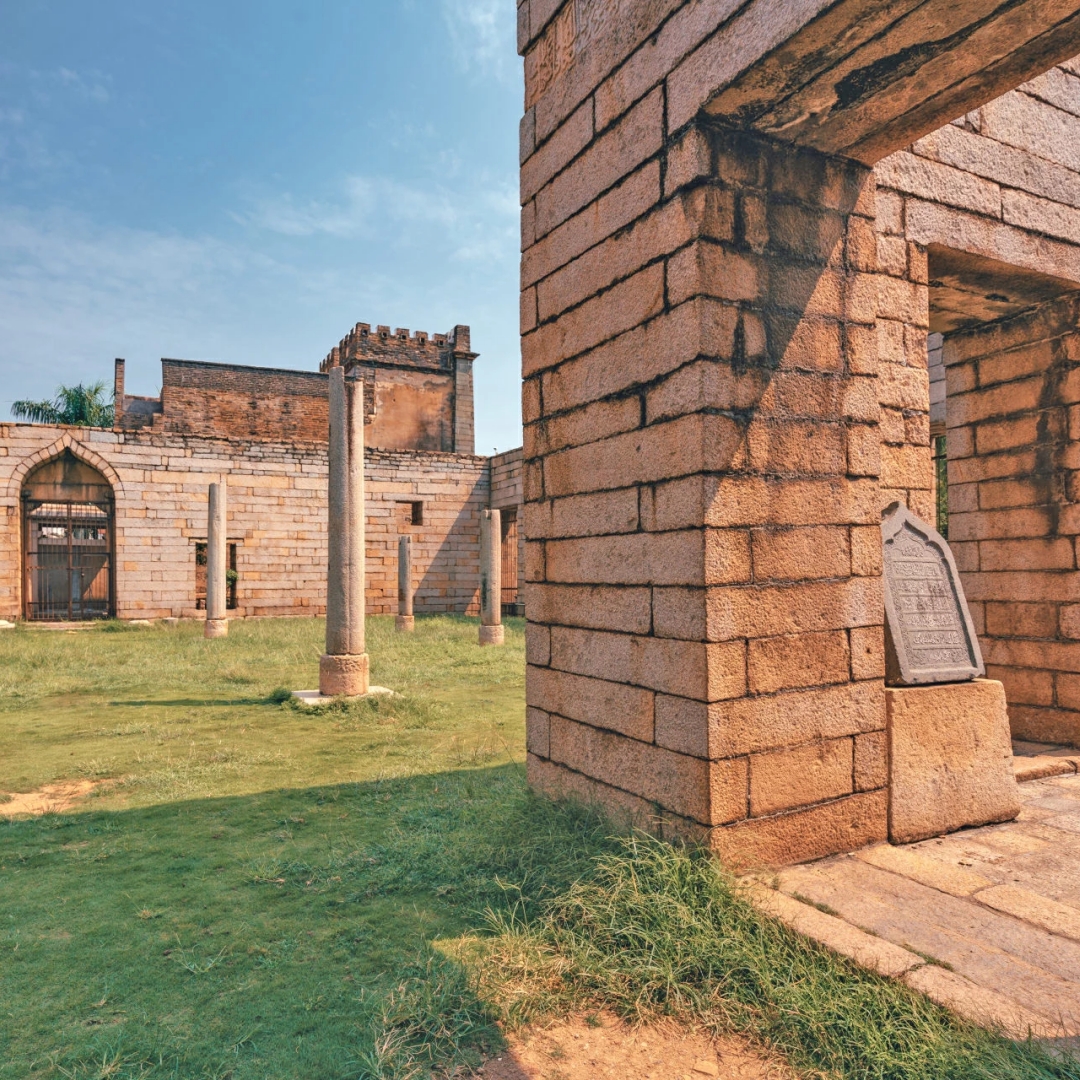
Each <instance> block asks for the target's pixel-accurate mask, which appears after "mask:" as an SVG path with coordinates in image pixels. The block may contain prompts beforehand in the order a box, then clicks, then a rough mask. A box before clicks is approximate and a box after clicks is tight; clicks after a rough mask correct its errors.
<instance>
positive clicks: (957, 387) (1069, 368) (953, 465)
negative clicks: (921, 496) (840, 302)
mask: <svg viewBox="0 0 1080 1080" xmlns="http://www.w3.org/2000/svg"><path fill="white" fill-rule="evenodd" d="M943 356H944V362H945V371H946V379H947V384H948V413H947V416H948V425H949V426H948V433H947V442H948V447H949V505H950V512H949V536H950V542H951V546H952V549H953V553H954V554H955V556H956V561H957V565H958V567H959V569H960V571H961V577H962V578H963V582H964V588H965V591H966V592H967V595H968V600H969V603H970V605H971V608H972V615H973V617H974V618H975V620H976V623H977V626H978V629H979V631H980V640H981V642H982V647H983V654H984V659H985V661H986V665H987V669H986V670H987V676H988V678H991V679H998V680H1000V681H1001V682H1002V683H1003V684H1004V686H1005V692H1006V697H1007V700H1008V705H1009V718H1010V723H1011V726H1012V730H1013V734H1014V735H1015V736H1016V737H1018V738H1023V739H1030V740H1033V741H1039V742H1061V743H1072V744H1074V745H1076V744H1080V674H1078V673H1080V589H1078V584H1077V582H1078V577H1080V575H1078V574H1077V540H1078V536H1080V458H1078V457H1077V447H1078V446H1080V442H1078V439H1080V295H1075V294H1074V295H1073V296H1068V297H1065V298H1064V299H1062V300H1058V301H1056V302H1051V303H1048V304H1045V305H1043V306H1041V307H1038V308H1036V309H1034V310H1030V311H1028V312H1024V313H1021V314H1019V315H1016V316H1014V317H1013V318H1011V319H1007V320H1004V321H1001V322H998V323H994V324H991V325H989V326H985V327H977V328H974V329H971V330H968V331H966V332H961V333H955V334H951V335H949V336H948V337H947V338H946V339H945V343H944V350H943Z"/></svg>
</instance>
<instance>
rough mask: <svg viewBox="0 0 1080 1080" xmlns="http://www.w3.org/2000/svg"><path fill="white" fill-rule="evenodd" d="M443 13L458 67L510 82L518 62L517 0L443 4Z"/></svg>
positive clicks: (461, 0) (454, 0)
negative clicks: (515, 2)
mask: <svg viewBox="0 0 1080 1080" xmlns="http://www.w3.org/2000/svg"><path fill="white" fill-rule="evenodd" d="M442 11H443V18H444V19H445V20H446V24H447V28H448V30H449V33H450V44H451V47H452V48H453V54H454V61H455V63H456V64H457V66H458V67H459V68H460V69H461V70H463V71H472V72H479V73H481V74H484V75H489V76H493V77H494V78H496V79H498V80H499V81H500V82H510V81H511V80H512V78H513V75H514V71H515V64H516V62H517V52H516V34H517V30H516V27H517V22H516V20H517V8H516V7H515V5H514V0H442Z"/></svg>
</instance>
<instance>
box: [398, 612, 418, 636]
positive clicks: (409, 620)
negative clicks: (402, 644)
mask: <svg viewBox="0 0 1080 1080" xmlns="http://www.w3.org/2000/svg"><path fill="white" fill-rule="evenodd" d="M394 627H395V629H396V630H397V631H398V633H399V634H411V633H412V632H413V631H414V630H415V629H416V617H415V616H413V615H399V616H398V617H397V618H396V619H395V620H394Z"/></svg>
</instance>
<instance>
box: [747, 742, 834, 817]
mask: <svg viewBox="0 0 1080 1080" xmlns="http://www.w3.org/2000/svg"><path fill="white" fill-rule="evenodd" d="M851 784H852V742H851V739H830V740H828V741H823V742H817V743H809V744H807V745H806V746H799V747H795V748H794V749H790V750H777V751H774V752H772V753H764V754H753V755H751V757H750V814H751V816H752V817H762V816H763V815H765V814H774V813H776V812H777V811H779V810H790V809H792V808H793V807H796V806H810V805H812V804H813V803H819V802H825V801H826V800H827V799H836V798H839V797H840V796H841V795H847V794H850V792H851Z"/></svg>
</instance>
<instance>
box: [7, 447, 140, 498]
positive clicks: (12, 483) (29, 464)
mask: <svg viewBox="0 0 1080 1080" xmlns="http://www.w3.org/2000/svg"><path fill="white" fill-rule="evenodd" d="M65 450H70V451H71V453H72V454H73V455H74V456H75V457H77V458H78V459H79V460H80V461H84V462H85V463H86V464H87V465H90V466H91V467H92V468H95V469H97V471H98V472H99V473H101V475H102V476H104V477H105V479H106V480H108V481H109V484H110V485H111V486H112V489H113V496H114V497H118V496H120V495H122V494H123V493H124V485H123V484H122V483H121V481H120V476H119V474H118V473H117V471H116V470H115V469H114V468H113V467H112V466H111V465H110V464H109V463H108V462H107V461H106V460H105V459H104V458H103V457H102V456H101V455H100V454H96V453H94V451H93V450H91V449H90V448H89V447H88V446H86V445H85V444H84V443H81V442H79V440H78V439H76V438H74V437H73V436H72V434H71V432H70V431H65V432H64V434H63V435H61V436H60V438H58V439H56V440H55V441H54V442H52V443H50V444H49V445H48V446H43V447H42V448H41V449H40V450H35V451H34V453H32V454H31V455H30V456H29V457H28V458H25V459H23V460H22V461H21V462H19V464H18V465H17V466H16V467H15V469H14V471H13V472H12V474H11V479H10V480H9V481H8V496H9V498H12V499H15V500H18V498H19V495H20V492H21V491H22V485H23V480H25V479H26V475H27V473H29V472H30V470H31V469H35V468H37V466H38V465H42V464H44V463H45V462H46V461H52V459H53V458H57V457H59V456H60V455H61V454H62V453H63V452H64V451H65Z"/></svg>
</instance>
